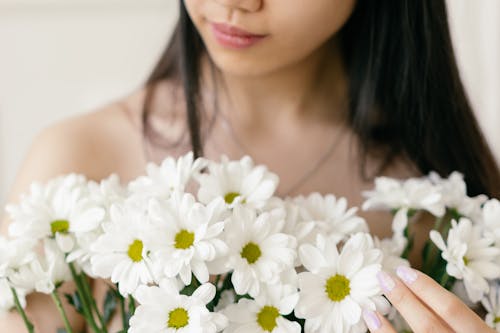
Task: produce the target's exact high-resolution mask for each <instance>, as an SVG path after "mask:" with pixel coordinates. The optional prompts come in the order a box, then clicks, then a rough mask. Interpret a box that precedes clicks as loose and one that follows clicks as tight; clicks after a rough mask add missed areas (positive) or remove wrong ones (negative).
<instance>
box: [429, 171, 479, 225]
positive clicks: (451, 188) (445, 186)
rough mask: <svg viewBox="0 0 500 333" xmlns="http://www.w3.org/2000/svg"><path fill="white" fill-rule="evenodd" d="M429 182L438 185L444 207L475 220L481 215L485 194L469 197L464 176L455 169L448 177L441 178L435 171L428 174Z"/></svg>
mask: <svg viewBox="0 0 500 333" xmlns="http://www.w3.org/2000/svg"><path fill="white" fill-rule="evenodd" d="M429 179H430V180H431V182H432V183H433V184H435V185H437V186H438V188H439V191H440V192H441V197H442V198H441V200H442V201H443V204H444V205H445V206H446V207H449V208H452V209H455V210H456V211H457V212H458V213H459V214H460V215H462V216H465V217H468V218H470V219H472V220H476V219H477V218H478V217H480V215H481V205H482V204H483V203H484V202H485V201H486V200H487V199H488V198H487V197H486V196H485V195H478V196H476V197H472V198H471V197H469V196H468V195H467V186H466V184H465V181H464V176H463V175H462V174H461V173H460V172H457V171H454V172H452V173H451V174H450V175H449V176H448V178H441V177H440V176H439V175H438V174H437V173H436V172H431V173H430V174H429Z"/></svg>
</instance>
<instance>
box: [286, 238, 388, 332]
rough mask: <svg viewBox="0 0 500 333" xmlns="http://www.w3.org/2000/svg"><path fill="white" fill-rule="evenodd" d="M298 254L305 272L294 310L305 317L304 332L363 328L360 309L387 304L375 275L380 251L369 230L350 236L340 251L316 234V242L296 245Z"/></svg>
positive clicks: (374, 307)
mask: <svg viewBox="0 0 500 333" xmlns="http://www.w3.org/2000/svg"><path fill="white" fill-rule="evenodd" d="M299 256H300V259H301V261H302V264H303V265H304V267H305V268H306V269H307V270H308V272H302V273H300V274H299V289H300V300H299V303H298V304H297V307H296V308H295V314H296V316H297V317H299V318H304V319H306V332H338V333H343V332H352V331H353V330H355V331H358V330H359V329H364V330H366V326H364V322H363V320H362V317H361V312H362V309H363V308H368V309H370V310H376V309H377V308H378V307H380V306H381V305H382V304H385V305H387V304H386V302H384V301H383V297H382V296H381V290H380V287H379V284H378V280H377V277H376V276H377V273H378V272H379V271H380V270H381V262H382V253H381V251H380V250H379V249H376V248H375V247H374V244H373V240H372V238H371V237H370V235H369V234H365V233H358V234H356V235H354V236H352V237H351V238H349V240H347V242H346V243H345V245H344V247H343V248H342V251H341V253H340V254H339V252H338V249H337V246H336V244H335V243H334V242H333V241H330V240H328V239H325V238H323V237H321V236H318V239H317V245H316V246H314V245H312V244H304V245H302V246H301V247H300V248H299Z"/></svg>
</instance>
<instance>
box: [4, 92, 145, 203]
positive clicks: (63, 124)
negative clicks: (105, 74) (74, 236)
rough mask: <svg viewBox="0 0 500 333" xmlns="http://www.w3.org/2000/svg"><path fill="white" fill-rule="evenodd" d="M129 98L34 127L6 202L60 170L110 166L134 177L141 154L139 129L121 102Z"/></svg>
mask: <svg viewBox="0 0 500 333" xmlns="http://www.w3.org/2000/svg"><path fill="white" fill-rule="evenodd" d="M130 98H131V97H127V98H125V99H123V100H120V101H116V102H114V103H111V104H109V105H106V106H103V107H101V108H99V109H97V110H92V111H89V112H87V113H84V114H80V115H76V116H71V117H68V118H66V119H63V120H60V121H58V122H56V123H53V124H51V125H50V126H48V127H46V128H44V129H42V130H41V131H40V132H39V133H37V134H36V136H35V138H34V140H33V141H32V143H31V146H30V147H29V149H28V151H27V152H26V153H25V157H24V160H23V161H22V163H21V165H20V168H19V169H18V171H17V175H16V177H15V179H14V182H13V184H12V187H11V188H10V192H9V195H8V202H12V201H16V200H17V199H18V198H19V195H20V194H21V193H23V192H25V191H26V190H27V189H28V188H29V185H30V184H31V183H32V182H34V181H39V182H45V181H47V180H49V179H51V178H54V177H56V176H58V175H61V174H67V173H72V172H75V173H81V174H84V175H85V176H87V177H88V178H89V179H94V180H100V179H103V178H105V177H107V176H108V175H109V174H111V173H113V172H116V173H118V174H119V175H120V176H121V177H127V176H129V177H133V175H132V174H133V173H134V172H136V171H135V170H138V169H140V168H142V165H143V164H144V158H143V154H142V151H143V150H142V141H141V130H140V128H138V127H137V124H136V123H135V122H134V121H133V120H132V119H131V116H130V115H129V114H130V113H128V112H126V108H125V107H124V105H123V103H126V104H127V105H129V106H131V105H132V104H133V102H132V101H131V99H130ZM133 98H135V99H140V96H134V97H133ZM131 103H132V104H131ZM136 103H137V105H138V103H139V102H138V101H136Z"/></svg>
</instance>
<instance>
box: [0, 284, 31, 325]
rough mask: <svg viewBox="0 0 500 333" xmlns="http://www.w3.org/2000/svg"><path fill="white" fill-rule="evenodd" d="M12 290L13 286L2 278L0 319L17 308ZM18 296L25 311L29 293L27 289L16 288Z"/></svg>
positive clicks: (0, 285) (0, 286)
mask: <svg viewBox="0 0 500 333" xmlns="http://www.w3.org/2000/svg"><path fill="white" fill-rule="evenodd" d="M10 288H11V286H10V283H9V282H8V281H7V279H6V278H0V318H1V316H2V315H4V314H6V313H7V312H9V311H10V310H12V309H14V308H15V306H16V304H15V303H14V296H13V295H12V290H11V289H10ZM16 294H17V298H18V299H19V303H20V304H21V307H22V308H23V309H24V308H26V294H27V291H26V290H25V289H20V288H16Z"/></svg>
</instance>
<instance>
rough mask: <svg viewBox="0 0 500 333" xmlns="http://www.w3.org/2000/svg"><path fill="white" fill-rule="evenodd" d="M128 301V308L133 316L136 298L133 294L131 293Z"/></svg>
mask: <svg viewBox="0 0 500 333" xmlns="http://www.w3.org/2000/svg"><path fill="white" fill-rule="evenodd" d="M128 302H129V305H128V308H129V312H130V316H133V315H134V313H135V299H134V298H133V297H132V295H129V297H128Z"/></svg>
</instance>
